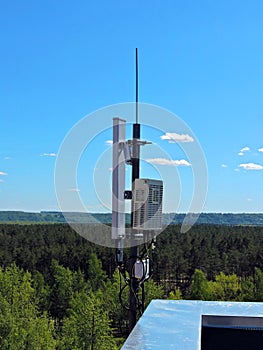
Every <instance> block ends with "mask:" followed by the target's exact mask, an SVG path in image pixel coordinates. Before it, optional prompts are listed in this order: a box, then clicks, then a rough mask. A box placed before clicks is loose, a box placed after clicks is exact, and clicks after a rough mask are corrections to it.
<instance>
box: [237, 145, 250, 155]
mask: <svg viewBox="0 0 263 350" xmlns="http://www.w3.org/2000/svg"><path fill="white" fill-rule="evenodd" d="M249 151H250V148H249V147H247V146H246V147H243V148H241V150H240V151H239V153H238V155H239V156H243V155H244V153H245V152H249Z"/></svg>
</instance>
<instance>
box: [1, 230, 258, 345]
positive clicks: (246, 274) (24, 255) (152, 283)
mask: <svg viewBox="0 0 263 350" xmlns="http://www.w3.org/2000/svg"><path fill="white" fill-rule="evenodd" d="M0 247H1V249H0V266H1V268H0V348H1V349H3V350H5V349H9V350H16V349H17V350H18V349H19V350H21V349H27V350H31V349H32V350H42V349H43V350H44V349H45V350H46V349H47V350H49V349H50V350H51V349H57V350H69V349H70V350H77V349H78V350H82V349H83V350H86V349H87V350H88V349H89V350H90V349H93V350H104V349H105V350H106V349H107V350H108V349H113V350H114V349H120V347H121V345H122V344H123V342H124V340H125V338H126V337H127V334H128V318H127V317H128V315H127V311H125V310H124V309H123V308H122V306H121V304H120V300H119V291H120V289H121V288H122V286H123V285H124V282H123V281H122V277H121V276H120V274H119V271H118V268H117V265H116V262H115V251H114V249H111V248H106V247H102V246H98V245H94V244H92V243H90V242H88V241H87V240H85V239H84V238H82V237H81V236H79V235H78V234H76V233H75V232H74V231H73V230H72V229H71V228H70V226H69V225H67V224H65V223H60V224H30V225H25V224H23V225H20V224H1V225H0ZM262 247H263V227H262V226H244V225H239V226H231V225H207V224H203V225H195V226H193V227H192V229H191V230H190V231H188V232H187V233H183V234H182V233H180V226H179V225H170V226H168V227H167V228H166V230H165V231H164V232H163V233H162V234H160V235H159V236H158V237H157V245H156V248H155V250H154V251H153V253H152V255H151V259H152V261H153V275H152V278H151V279H150V280H149V281H147V282H146V283H145V290H146V305H147V304H148V303H149V302H150V300H152V299H154V298H166V299H201V300H230V301H263V272H262V271H263V259H262V258H263V251H262ZM125 257H126V259H128V257H129V251H128V250H126V251H125ZM127 297H128V290H127V289H124V293H123V299H124V303H125V298H127ZM139 316H140V315H138V317H139Z"/></svg>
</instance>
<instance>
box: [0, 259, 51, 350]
mask: <svg viewBox="0 0 263 350" xmlns="http://www.w3.org/2000/svg"><path fill="white" fill-rule="evenodd" d="M0 309H1V313H0V315H1V316H0V348H1V349H2V350H7V349H8V350H18V349H19V350H21V349H25V350H44V349H47V350H52V349H55V346H56V341H55V339H54V337H53V323H52V322H51V321H50V320H49V319H48V317H47V314H46V313H44V314H42V315H41V314H40V313H39V311H38V305H37V300H36V297H35V290H34V288H33V284H32V277H31V274H30V273H29V272H24V271H23V270H21V269H19V268H18V267H17V266H16V265H15V264H13V265H11V266H10V267H8V268H6V269H5V270H3V269H1V270H0Z"/></svg>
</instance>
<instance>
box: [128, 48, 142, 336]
mask: <svg viewBox="0 0 263 350" xmlns="http://www.w3.org/2000/svg"><path fill="white" fill-rule="evenodd" d="M138 90H139V89H138V49H137V48H136V123H135V124H133V140H132V190H133V193H134V186H135V180H136V179H139V177H140V145H139V140H140V127H141V126H140V124H139V123H138V119H139V115H138V114H139V113H138V109H139V108H138ZM132 210H133V209H132ZM133 220H134V213H133V211H132V212H131V234H132V239H133V240H135V235H136V230H134V229H133V224H134V222H133ZM138 256H139V247H138V245H135V246H133V247H131V248H130V264H129V275H130V298H129V331H130V332H131V331H132V329H133V327H134V326H135V325H136V321H137V320H136V311H137V309H138V298H137V293H138V289H139V283H138V280H137V278H135V276H133V268H134V265H135V263H136V261H137V258H138Z"/></svg>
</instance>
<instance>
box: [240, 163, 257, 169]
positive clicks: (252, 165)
mask: <svg viewBox="0 0 263 350" xmlns="http://www.w3.org/2000/svg"><path fill="white" fill-rule="evenodd" d="M239 168H242V169H244V170H263V165H260V164H255V163H244V164H239Z"/></svg>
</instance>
